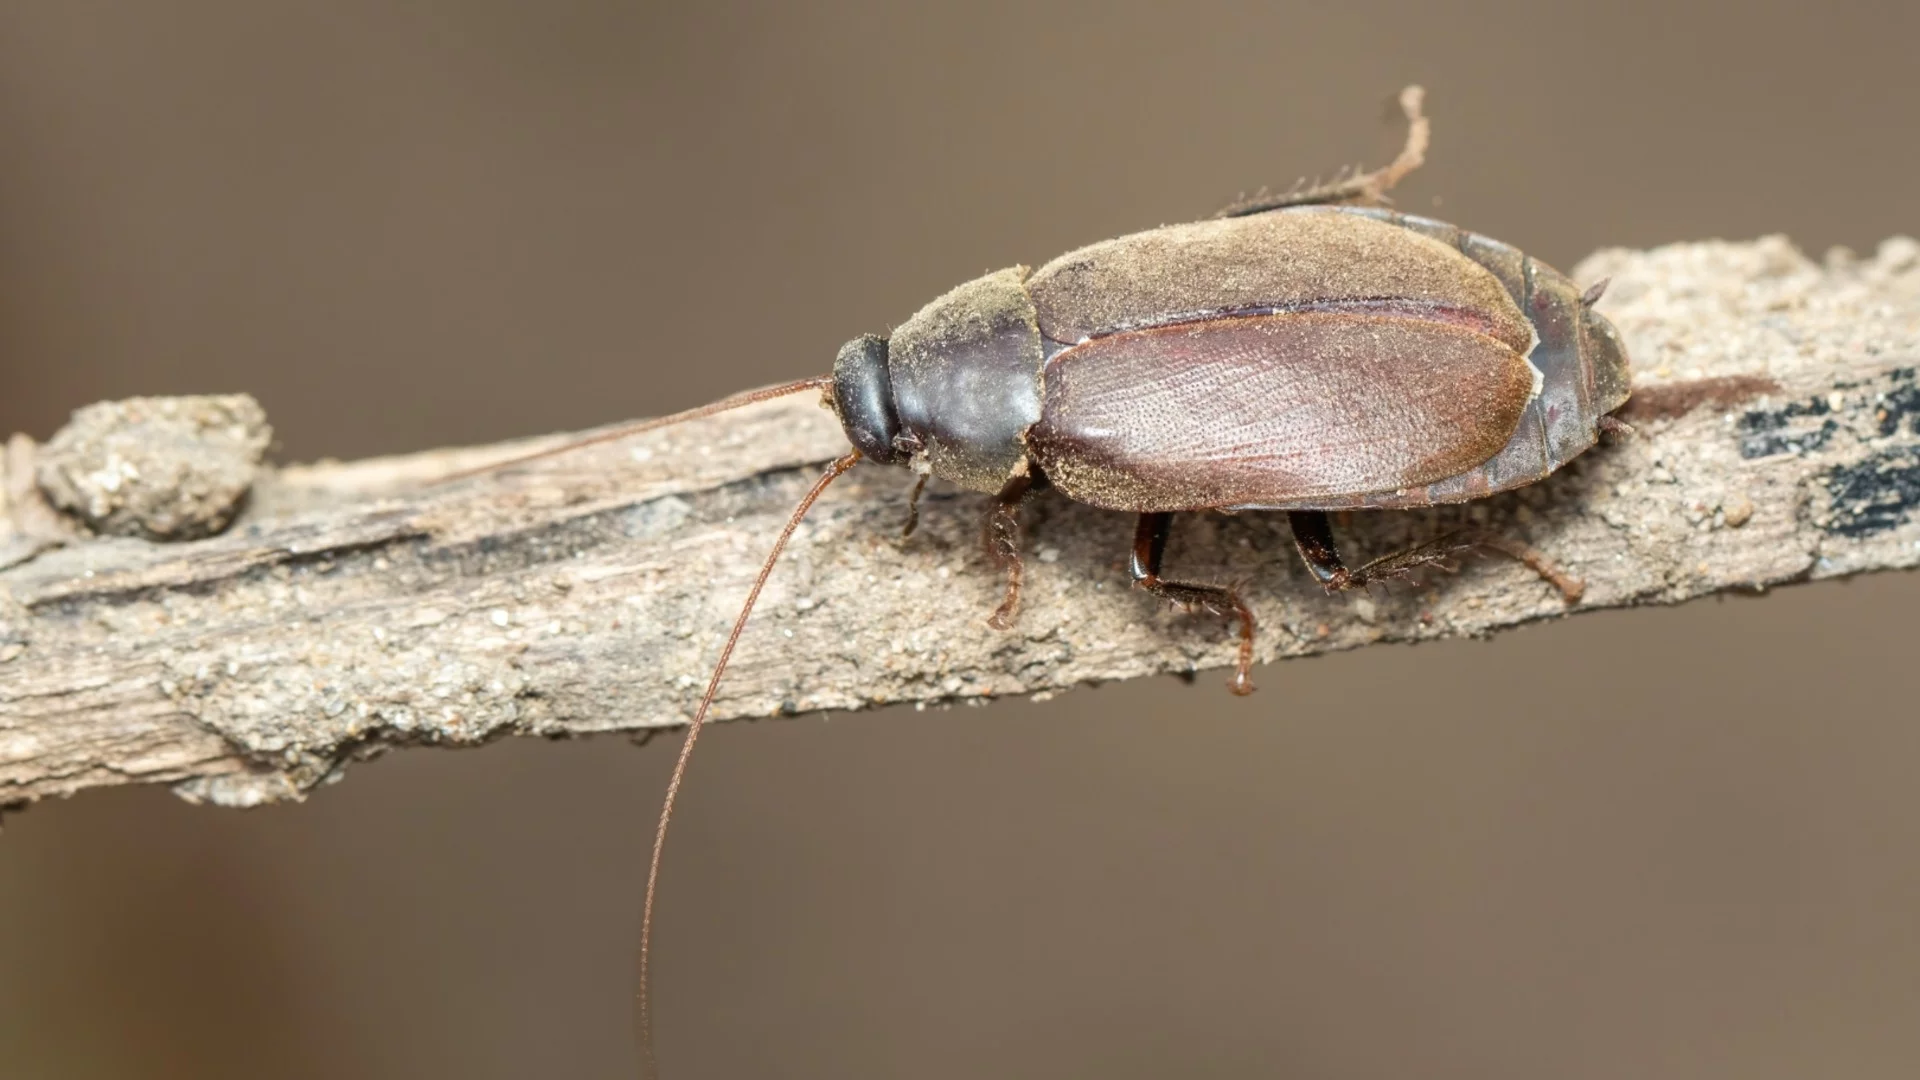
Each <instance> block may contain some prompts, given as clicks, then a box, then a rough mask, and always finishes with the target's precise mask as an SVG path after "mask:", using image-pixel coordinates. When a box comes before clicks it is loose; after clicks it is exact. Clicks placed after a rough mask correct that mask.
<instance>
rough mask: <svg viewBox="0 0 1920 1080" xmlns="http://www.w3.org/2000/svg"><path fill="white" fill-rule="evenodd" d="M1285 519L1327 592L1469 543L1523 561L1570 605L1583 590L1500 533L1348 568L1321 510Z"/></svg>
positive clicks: (1441, 541)
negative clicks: (1351, 568)
mask: <svg viewBox="0 0 1920 1080" xmlns="http://www.w3.org/2000/svg"><path fill="white" fill-rule="evenodd" d="M1287 523H1288V524H1289V525H1291V526H1292V527H1293V543H1294V546H1295V547H1297V548H1299V549H1300V558H1301V559H1303V560H1305V562H1306V564H1307V569H1308V571H1310V572H1311V573H1312V574H1313V576H1314V578H1315V580H1317V581H1319V582H1320V584H1321V585H1323V586H1325V587H1326V590H1327V591H1328V592H1330V593H1331V592H1342V591H1345V590H1347V589H1353V588H1358V587H1360V586H1363V585H1371V584H1373V583H1374V582H1377V581H1385V580H1387V579H1388V578H1404V577H1407V576H1408V575H1410V574H1411V573H1412V572H1413V570H1414V569H1415V568H1417V567H1421V566H1426V565H1429V564H1433V563H1444V562H1446V561H1447V560H1449V559H1451V558H1453V557H1454V556H1456V555H1459V554H1461V553H1463V552H1467V551H1472V550H1473V549H1475V548H1489V549H1492V550H1494V551H1498V552H1500V553H1501V554H1503V555H1506V556H1508V557H1510V558H1513V559H1516V560H1518V561H1520V562H1521V563H1524V564H1525V565H1526V566H1527V568H1528V569H1530V570H1532V571H1533V572H1534V573H1536V574H1539V575H1540V576H1541V577H1542V578H1543V579H1545V580H1546V581H1547V583H1548V584H1550V585H1552V586H1553V587H1554V588H1556V589H1559V590H1560V594H1561V595H1562V596H1564V597H1566V599H1567V602H1568V603H1570V604H1571V603H1576V602H1578V601H1579V599H1580V595H1581V594H1582V593H1583V592H1585V591H1586V583H1585V582H1582V581H1581V580H1580V579H1579V578H1576V577H1572V576H1570V575H1568V574H1567V573H1565V572H1564V571H1562V570H1560V569H1559V568H1558V567H1556V566H1554V565H1553V564H1552V563H1551V562H1548V561H1547V558H1546V556H1544V555H1542V554H1540V553H1539V552H1538V551H1535V550H1534V549H1533V548H1531V547H1528V546H1527V545H1525V544H1523V543H1520V542H1519V541H1518V540H1509V539H1507V538H1505V537H1502V536H1493V535H1491V534H1487V533H1448V534H1447V535H1445V536H1440V537H1436V538H1435V539H1433V540H1429V541H1427V542H1426V543H1424V544H1419V545H1416V546H1414V547H1410V548H1408V549H1407V550H1405V551H1398V552H1395V553H1393V554H1391V555H1383V556H1381V557H1380V558H1378V559H1375V560H1373V561H1372V562H1370V563H1368V564H1366V565H1365V566H1362V567H1361V568H1360V569H1358V570H1349V569H1348V568H1347V564H1346V563H1345V562H1344V561H1343V560H1342V559H1341V558H1340V551H1339V549H1338V548H1336V547H1335V546H1334V543H1333V527H1332V526H1331V525H1330V524H1329V523H1328V521H1327V515H1326V512H1325V511H1322V510H1295V511H1292V512H1290V513H1289V514H1287Z"/></svg>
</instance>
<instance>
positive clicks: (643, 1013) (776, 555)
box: [639, 384, 860, 1080]
mask: <svg viewBox="0 0 1920 1080" xmlns="http://www.w3.org/2000/svg"><path fill="white" fill-rule="evenodd" d="M795 385H798V384H795ZM755 392H757V391H755ZM788 392H789V393H791V392H792V391H788ZM742 396H745V395H742ZM669 419H670V418H669ZM859 460H860V451H858V450H855V451H853V452H852V453H850V454H848V455H847V456H846V457H843V458H839V459H838V460H836V461H834V463H833V464H831V465H828V466H827V471H826V473H825V474H824V475H823V476H821V477H820V479H819V480H816V481H814V485H813V488H812V489H811V490H809V491H808V492H807V493H806V495H805V496H804V497H803V498H801V500H800V505H798V506H796V507H794V508H793V515H792V516H791V517H789V518H787V526H786V528H784V529H781V530H780V536H779V538H778V539H776V540H774V542H773V550H772V551H770V552H768V553H767V561H766V562H765V563H762V564H761V566H760V576H758V577H756V578H754V579H753V588H751V589H749V590H747V602H746V603H745V604H743V605H741V607H740V615H739V617H738V618H736V619H734V620H733V632H732V633H730V634H728V635H727V643H726V644H725V645H724V646H722V647H721V649H720V659H719V661H718V662H717V663H715V664H714V665H713V676H712V677H711V678H709V679H708V680H707V693H706V696H705V697H703V698H701V699H700V708H699V709H697V710H695V711H694V714H693V721H692V722H691V723H689V724H688V725H687V737H686V740H685V741H683V742H682V743H681V744H680V757H679V759H678V760H676V761H675V762H674V763H673V775H672V776H670V777H668V778H667V797H666V800H665V801H664V802H663V803H662V804H661V806H660V824H659V825H657V826H655V827H654V830H653V858H652V860H651V861H649V862H648V863H647V898H646V901H645V905H644V906H643V907H642V908H641V911H640V1004H639V1024H640V1057H641V1062H642V1075H643V1076H645V1077H646V1078H647V1080H659V1076H660V1065H659V1063H658V1062H657V1061H655V1060H654V1056H653V1000H652V997H651V995H650V994H649V992H648V989H649V988H648V984H647V977H648V975H649V973H650V962H651V960H652V958H653V898H654V894H655V892H657V891H658V888H659V885H660V855H661V853H662V852H663V851H665V850H666V846H667V822H668V821H669V820H671V819H672V817H673V803H674V800H675V799H676V798H678V797H679V795H680V783H681V781H682V780H684V779H685V778H686V775H687V759H688V758H691V757H692V756H693V743H694V740H695V739H698V738H699V737H700V728H701V726H702V725H703V724H705V723H706V720H707V711H708V710H709V709H711V708H713V697H714V695H715V694H716V693H718V692H719V690H720V676H721V675H723V674H725V673H726V670H727V661H728V660H731V659H732V658H733V647H734V646H735V645H736V644H738V643H739V641H740V633H741V631H743V630H745V629H746V628H747V616H749V615H751V614H753V605H754V603H755V602H756V601H758V600H759V599H760V590H761V589H762V588H763V587H764V586H765V585H766V584H767V578H768V577H769V576H771V575H772V574H773V564H774V563H776V562H778V561H779V559H780V553H781V552H782V551H784V550H786V546H787V541H788V540H790V539H792V538H793V531H794V530H795V529H798V528H799V527H800V520H801V519H802V518H804V517H806V516H807V511H808V510H811V509H813V504H814V501H815V500H817V499H819V498H820V493H821V492H823V491H825V490H827V485H828V484H831V483H833V482H834V480H836V479H838V478H839V476H840V474H842V473H844V472H846V471H847V470H848V469H851V468H853V464H854V462H856V461H859Z"/></svg>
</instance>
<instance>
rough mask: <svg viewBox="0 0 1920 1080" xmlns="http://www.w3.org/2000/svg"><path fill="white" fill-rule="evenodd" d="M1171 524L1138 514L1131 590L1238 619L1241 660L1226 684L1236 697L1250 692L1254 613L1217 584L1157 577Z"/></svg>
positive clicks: (1169, 518)
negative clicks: (1132, 587) (1132, 586)
mask: <svg viewBox="0 0 1920 1080" xmlns="http://www.w3.org/2000/svg"><path fill="white" fill-rule="evenodd" d="M1172 525H1173V515H1172V514H1141V515H1140V524H1139V526H1138V527H1137V528H1136V529H1134V533H1133V558H1132V559H1131V560H1130V563H1129V569H1130V570H1131V572H1132V574H1133V584H1134V587H1136V588H1140V589H1145V590H1146V591H1148V592H1150V593H1152V594H1153V595H1155V596H1158V597H1159V598H1161V599H1162V600H1166V601H1169V602H1170V603H1174V604H1178V605H1179V606H1181V607H1183V608H1186V609H1188V610H1190V611H1191V610H1193V609H1196V608H1198V609H1200V610H1203V611H1208V612H1211V613H1213V614H1215V615H1226V614H1232V615H1233V616H1234V617H1235V618H1237V619H1239V620H1240V658H1239V663H1238V664H1237V665H1236V666H1235V668H1234V673H1233V679H1232V680H1231V681H1230V682H1228V683H1227V686H1228V688H1229V689H1231V690H1232V691H1233V692H1234V693H1236V694H1251V693H1253V674H1252V672H1253V611H1252V609H1250V608H1248V607H1247V605H1246V602H1245V601H1243V600H1241V599H1240V594H1239V593H1236V592H1234V591H1233V590H1232V589H1228V588H1224V587H1222V586H1219V585H1201V584H1197V583H1195V582H1191V581H1168V580H1166V579H1165V578H1162V577H1161V576H1160V563H1161V561H1162V560H1163V559H1164V558H1165V557H1166V553H1167V533H1168V531H1169V530H1170V529H1171V527H1172Z"/></svg>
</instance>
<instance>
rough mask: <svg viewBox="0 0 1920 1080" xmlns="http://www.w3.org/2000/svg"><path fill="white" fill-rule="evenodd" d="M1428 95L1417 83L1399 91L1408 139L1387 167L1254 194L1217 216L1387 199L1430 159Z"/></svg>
mask: <svg viewBox="0 0 1920 1080" xmlns="http://www.w3.org/2000/svg"><path fill="white" fill-rule="evenodd" d="M1425 96H1426V91H1424V90H1422V89H1421V88H1420V87H1418V86H1409V87H1407V88H1406V89H1405V90H1402V91H1400V111H1401V112H1403V113H1405V114H1406V116H1407V141H1406V145H1404V146H1402V147H1401V148H1400V155H1399V156H1398V157H1396V158H1394V159H1393V161H1392V163H1390V164H1388V165H1387V167H1386V168H1383V169H1375V170H1374V171H1372V172H1364V173H1354V174H1352V175H1350V176H1344V177H1338V178H1336V179H1334V180H1332V181H1330V182H1328V183H1325V184H1315V185H1313V186H1312V187H1307V188H1295V189H1294V190H1292V191H1288V192H1284V193H1281V194H1278V195H1275V194H1261V195H1253V196H1250V197H1248V198H1244V199H1239V200H1237V201H1235V202H1233V203H1231V204H1229V205H1228V206H1227V207H1226V208H1225V209H1223V210H1221V211H1220V212H1219V213H1217V214H1215V215H1214V217H1219V218H1230V217H1246V216H1248V215H1249V214H1264V213H1266V212H1267V211H1269V210H1279V209H1282V208H1283V207H1288V206H1317V205H1326V204H1330V203H1358V204H1360V205H1363V206H1372V205H1377V204H1379V203H1383V202H1385V201H1386V195H1387V192H1388V191H1389V190H1391V189H1392V188H1393V186H1394V185H1395V184H1398V183H1399V182H1400V181H1402V180H1404V179H1406V177H1407V174H1408V173H1410V172H1412V171H1413V170H1415V169H1417V168H1419V167H1420V166H1421V165H1422V164H1423V163H1424V162H1425V161H1426V160H1427V141H1428V139H1429V138H1430V137H1431V135H1432V126H1431V125H1430V124H1429V123H1428V121H1427V117H1426V114H1425V113H1424V112H1422V111H1421V108H1420V106H1421V101H1422V99H1423V98H1425Z"/></svg>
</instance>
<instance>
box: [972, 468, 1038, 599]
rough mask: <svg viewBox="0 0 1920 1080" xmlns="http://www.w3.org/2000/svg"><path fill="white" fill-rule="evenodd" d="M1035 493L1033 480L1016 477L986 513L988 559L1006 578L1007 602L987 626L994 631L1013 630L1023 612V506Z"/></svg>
mask: <svg viewBox="0 0 1920 1080" xmlns="http://www.w3.org/2000/svg"><path fill="white" fill-rule="evenodd" d="M1032 489H1033V479H1032V478H1031V477H1028V476H1016V477H1014V478H1013V479H1011V480H1009V481H1007V486H1006V487H1003V488H1001V489H1000V494H998V495H995V496H994V497H993V498H994V502H993V509H991V510H989V511H987V521H986V528H985V530H984V532H985V535H984V536H983V538H982V539H983V540H984V541H985V543H986V548H987V557H988V558H990V559H992V560H993V564H994V565H995V566H997V567H999V568H1000V569H1002V570H1004V571H1006V574H1007V595H1006V598H1005V599H1003V600H1001V601H1000V606H999V607H997V608H994V609H993V614H992V615H990V616H988V618H987V625H988V626H991V627H993V628H994V629H995V630H1009V629H1012V627H1013V616H1014V614H1015V613H1016V612H1018V611H1019V610H1020V581H1021V578H1022V577H1023V575H1024V567H1023V566H1022V564H1021V562H1020V504H1021V503H1022V502H1024V501H1025V500H1026V497H1027V494H1028V492H1030V491H1031V490H1032Z"/></svg>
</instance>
